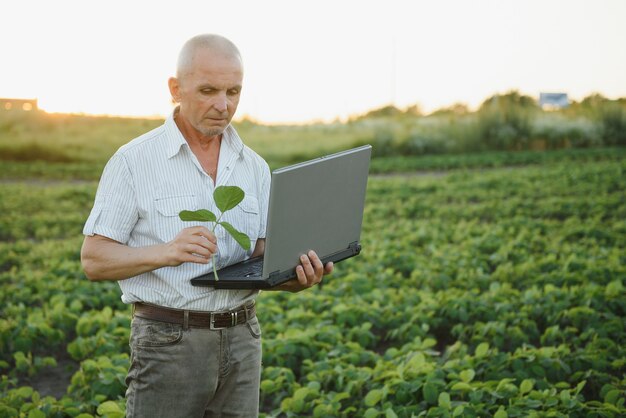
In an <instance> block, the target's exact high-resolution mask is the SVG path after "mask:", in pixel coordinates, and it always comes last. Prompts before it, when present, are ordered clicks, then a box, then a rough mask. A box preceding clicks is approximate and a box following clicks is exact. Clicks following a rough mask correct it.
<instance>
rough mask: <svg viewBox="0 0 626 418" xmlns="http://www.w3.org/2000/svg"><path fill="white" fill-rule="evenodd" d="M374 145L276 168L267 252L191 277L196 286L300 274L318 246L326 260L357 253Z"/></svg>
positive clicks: (239, 285) (248, 283)
mask: <svg viewBox="0 0 626 418" xmlns="http://www.w3.org/2000/svg"><path fill="white" fill-rule="evenodd" d="M371 153H372V147H371V146H370V145H365V146H362V147H359V148H354V149H350V150H347V151H342V152H339V153H336V154H332V155H328V156H324V157H320V158H316V159H314V160H310V161H306V162H303V163H299V164H295V165H292V166H289V167H284V168H280V169H278V170H274V171H273V172H272V183H271V187H270V201H269V211H268V219H267V236H266V240H265V254H264V255H263V256H259V257H254V258H250V259H248V260H245V261H242V262H239V263H236V264H232V265H230V266H227V267H224V268H222V269H220V270H218V276H219V280H215V277H214V276H213V272H211V273H208V274H205V275H202V276H199V277H196V278H194V279H192V280H191V284H192V285H194V286H212V287H216V288H219V289H265V288H269V287H273V286H276V285H279V284H281V283H284V282H286V281H288V280H290V279H293V278H295V277H296V266H298V265H299V264H300V261H299V259H300V255H302V254H305V253H307V252H308V251H309V250H315V252H316V253H317V255H318V256H319V257H320V258H321V260H322V262H323V263H324V264H326V263H328V262H330V261H332V262H334V263H337V262H339V261H342V260H345V259H347V258H350V257H354V256H355V255H358V254H359V253H360V251H361V244H360V236H361V223H362V221H363V207H364V206H365V191H366V188H367V177H368V172H369V162H370V156H371Z"/></svg>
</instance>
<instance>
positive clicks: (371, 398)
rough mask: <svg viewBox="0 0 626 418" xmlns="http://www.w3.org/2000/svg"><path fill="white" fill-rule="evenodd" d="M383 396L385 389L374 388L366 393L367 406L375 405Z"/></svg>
mask: <svg viewBox="0 0 626 418" xmlns="http://www.w3.org/2000/svg"><path fill="white" fill-rule="evenodd" d="M382 398H383V391H382V390H380V389H372V390H370V391H369V393H368V394H367V395H365V406H374V405H376V404H377V403H378V402H380V400H381V399H382Z"/></svg>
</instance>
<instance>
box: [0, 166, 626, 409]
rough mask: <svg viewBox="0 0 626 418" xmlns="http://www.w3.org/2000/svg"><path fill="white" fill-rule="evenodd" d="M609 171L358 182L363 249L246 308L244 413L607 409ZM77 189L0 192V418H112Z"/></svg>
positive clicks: (118, 396)
mask: <svg viewBox="0 0 626 418" xmlns="http://www.w3.org/2000/svg"><path fill="white" fill-rule="evenodd" d="M625 169H626V159H624V158H623V156H616V157H614V158H602V159H600V160H597V161H596V160H595V159H594V158H593V157H590V158H588V159H576V160H569V159H564V161H562V162H558V163H557V162H552V163H549V164H548V163H544V164H539V165H533V166H528V167H521V168H520V167H518V168H511V167H506V168H499V169H490V170H484V171H453V172H450V173H448V174H446V173H442V175H438V176H394V177H372V178H371V179H370V181H369V185H368V195H367V205H366V212H365V217H364V222H363V234H362V244H363V252H362V253H361V255H360V256H359V257H356V258H354V259H350V260H347V261H345V262H342V263H340V264H338V265H337V268H336V272H335V273H334V274H333V275H332V276H330V277H328V278H326V279H325V280H324V285H323V286H322V287H319V288H316V289H312V290H310V291H307V292H302V293H298V294H287V293H274V292H268V293H263V294H262V295H261V296H260V297H259V300H258V303H259V309H258V315H259V317H260V321H261V324H262V329H263V364H264V368H263V372H262V381H261V411H262V415H263V416H265V417H278V416H281V417H282V416H287V417H306V416H314V417H354V416H363V417H412V416H415V417H418V416H419V417H478V416H495V417H527V416H531V417H532V416H537V417H539V416H555V417H618V416H624V415H625V414H626V407H625V395H626V378H625V376H626V348H625V347H626V319H625V318H626V288H625V284H626V255H625V254H626V251H625V247H626V199H625V196H626V176H625V175H624V174H625V173H624V172H625ZM94 192H95V184H93V183H86V184H85V183H79V184H72V183H59V184H56V185H54V187H50V185H49V184H39V185H38V184H33V183H28V184H25V183H11V184H0V193H2V196H3V199H2V200H1V203H0V210H2V213H3V217H2V221H1V222H0V286H1V288H2V292H0V373H1V374H2V378H1V380H0V417H21V416H24V417H31V416H32V417H46V416H47V417H66V416H69V417H80V418H86V417H88V416H105V417H121V416H123V411H124V401H123V395H124V390H125V387H124V377H125V374H126V369H127V367H128V333H129V329H128V328H129V321H130V310H129V308H128V307H127V306H125V305H123V304H122V303H121V301H120V299H119V289H118V287H117V284H115V283H91V282H89V281H88V280H87V279H86V278H85V277H84V275H83V273H82V272H81V269H80V261H79V250H80V243H81V240H82V237H81V236H80V231H81V228H82V222H84V219H85V217H86V215H87V213H88V211H89V207H90V205H91V202H92V199H93V194H94ZM5 196H7V198H6V199H5ZM61 365H65V366H66V367H71V368H72V373H71V376H70V378H68V379H67V381H64V383H63V387H62V388H61V389H62V391H61V393H60V394H58V395H56V396H49V395H50V392H49V388H48V387H46V385H44V383H45V380H46V379H45V376H46V373H50V372H51V371H54V370H58V369H59V368H60V366H61Z"/></svg>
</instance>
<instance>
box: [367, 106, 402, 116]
mask: <svg viewBox="0 0 626 418" xmlns="http://www.w3.org/2000/svg"><path fill="white" fill-rule="evenodd" d="M399 115H402V111H401V110H400V109H398V108H397V107H395V106H393V105H387V106H383V107H381V108H378V109H374V110H370V111H369V112H367V113H366V114H365V115H364V116H362V117H361V118H360V119H366V118H388V117H395V116H399Z"/></svg>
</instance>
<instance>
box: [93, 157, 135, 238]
mask: <svg viewBox="0 0 626 418" xmlns="http://www.w3.org/2000/svg"><path fill="white" fill-rule="evenodd" d="M138 218H139V217H138V210H137V197H136V193H135V189H134V185H133V178H132V174H131V171H130V169H129V167H128V163H127V161H126V159H125V158H124V155H123V154H119V153H118V154H115V155H114V156H113V157H112V158H111V159H110V160H109V162H108V163H107V165H106V166H105V168H104V171H103V173H102V177H101V178H100V184H99V185H98V191H97V192H96V198H95V202H94V206H93V208H92V210H91V213H90V214H89V217H88V218H87V221H86V223H85V226H84V228H83V234H84V235H96V234H97V235H102V236H105V237H107V238H111V239H113V240H115V241H118V242H121V243H123V244H126V243H127V242H128V240H129V238H130V234H131V231H132V230H133V228H134V227H135V224H136V223H137V220H138Z"/></svg>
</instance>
